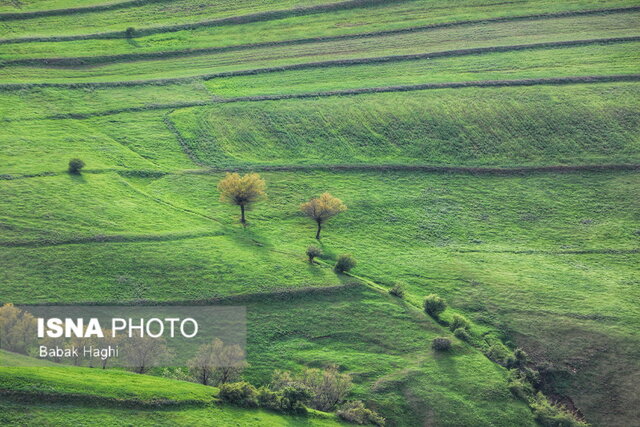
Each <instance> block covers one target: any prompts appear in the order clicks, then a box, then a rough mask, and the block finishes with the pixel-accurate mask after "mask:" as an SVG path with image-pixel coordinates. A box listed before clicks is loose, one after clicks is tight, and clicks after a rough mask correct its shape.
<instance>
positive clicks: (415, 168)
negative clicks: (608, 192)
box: [0, 163, 640, 252]
mask: <svg viewBox="0 0 640 427" xmlns="http://www.w3.org/2000/svg"><path fill="white" fill-rule="evenodd" d="M313 170H317V171H336V172H349V171H354V172H367V171H376V172H385V171H388V172H402V171H407V172H433V173H466V174H490V175H515V174H526V173H535V172H540V173H571V172H609V171H629V172H634V171H637V170H640V163H605V164H584V165H548V166H513V167H508V166H504V167H495V166H447V165H442V166H439V165H421V164H416V165H407V164H333V165H332V164H328V165H282V166H272V165H238V166H227V167H211V168H204V169H185V170H181V171H146V170H132V169H97V170H86V171H85V173H91V174H101V173H111V172H115V173H117V174H119V175H120V176H123V177H126V176H138V177H140V176H142V177H148V178H161V177H163V176H167V175H213V174H219V173H223V172H252V171H257V172H296V171H313ZM67 173H68V172H59V173H58V172H42V173H39V174H33V175H32V174H28V175H0V181H3V180H4V181H13V180H20V179H31V178H42V177H50V176H61V175H66V174H67ZM134 189H135V191H137V192H140V190H139V189H137V188H134ZM144 195H145V196H146V197H150V198H152V199H154V200H155V198H153V197H152V196H150V195H148V194H146V193H144ZM178 209H182V208H178ZM198 215H200V214H198ZM207 218H208V217H207ZM209 219H212V218H209ZM468 251H470V252H473V251H477V250H475V249H469V250H468Z"/></svg>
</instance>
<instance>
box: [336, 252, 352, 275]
mask: <svg viewBox="0 0 640 427" xmlns="http://www.w3.org/2000/svg"><path fill="white" fill-rule="evenodd" d="M356 264H357V263H356V259H355V258H354V257H353V256H352V255H349V254H343V255H340V256H339V257H338V261H336V266H335V269H336V271H337V272H338V273H346V272H347V271H349V270H351V269H352V268H353V267H355V266H356Z"/></svg>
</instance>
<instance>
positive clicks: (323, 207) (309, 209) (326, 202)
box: [300, 193, 347, 240]
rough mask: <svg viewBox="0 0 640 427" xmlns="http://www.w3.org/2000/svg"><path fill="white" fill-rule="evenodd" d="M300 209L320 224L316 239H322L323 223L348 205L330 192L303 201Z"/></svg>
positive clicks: (344, 209)
mask: <svg viewBox="0 0 640 427" xmlns="http://www.w3.org/2000/svg"><path fill="white" fill-rule="evenodd" d="M300 209H301V210H302V212H304V214H305V215H306V216H308V217H309V218H311V219H313V220H314V221H315V222H316V224H318V231H317V232H316V239H318V240H320V231H322V224H323V223H324V222H326V221H327V220H328V219H330V218H332V217H334V216H336V215H338V214H339V213H341V212H344V211H346V210H347V207H346V206H345V204H344V203H342V200H340V199H338V198H337V197H333V196H332V195H331V194H329V193H324V194H322V195H321V196H320V197H317V198H315V199H311V200H309V201H308V202H306V203H303V204H302V205H300Z"/></svg>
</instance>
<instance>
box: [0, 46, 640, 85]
mask: <svg viewBox="0 0 640 427" xmlns="http://www.w3.org/2000/svg"><path fill="white" fill-rule="evenodd" d="M636 41H640V36H629V37H609V38H598V39H583V40H566V41H556V42H542V43H530V44H517V45H504V46H489V47H478V48H470V49H455V50H444V51H437V52H426V53H416V54H409V55H388V56H376V57H369V58H354V59H339V60H329V61H317V62H305V63H302V64H291V65H283V66H279V67H264V68H255V69H250V70H238V71H227V72H223V73H215V74H207V75H202V76H199V78H202V79H204V80H211V79H214V78H220V77H233V76H246V75H254V74H265V73H274V72H279V71H291V70H304V69H311V68H326V67H341V66H350V65H363V64H379V63H385V62H396V61H415V60H421V59H430V58H442V57H452V56H466V55H481V54H485V53H496V52H512V51H520V50H531V49H553V48H562V47H574V46H586V45H593V44H598V45H607V44H613V43H628V42H636ZM218 49H220V48H210V49H194V50H179V51H171V52H154V53H146V54H124V55H112V56H94V57H75V58H73V57H70V58H28V59H15V60H10V61H5V62H3V63H0V68H2V67H6V66H40V67H60V68H64V67H74V68H75V67H78V66H81V65H97V64H107V63H115V62H129V61H144V60H158V59H164V58H169V57H185V56H187V57H188V56H197V55H205V54H210V53H212V52H216V51H217V50H218ZM223 49H224V48H223ZM189 79H191V77H185V78H183V80H189Z"/></svg>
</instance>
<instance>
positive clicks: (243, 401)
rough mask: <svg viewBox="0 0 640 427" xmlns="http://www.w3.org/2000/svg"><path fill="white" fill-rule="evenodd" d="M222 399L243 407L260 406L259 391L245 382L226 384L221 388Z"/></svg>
mask: <svg viewBox="0 0 640 427" xmlns="http://www.w3.org/2000/svg"><path fill="white" fill-rule="evenodd" d="M219 396H220V399H222V400H223V401H224V402H227V403H232V404H234V405H237V406H243V407H248V408H252V407H257V406H258V390H256V388H255V387H254V386H252V385H251V384H249V383H248V382H245V381H241V382H237V383H225V384H222V385H221V386H220V395H219Z"/></svg>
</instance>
